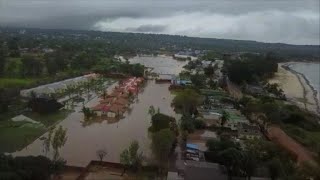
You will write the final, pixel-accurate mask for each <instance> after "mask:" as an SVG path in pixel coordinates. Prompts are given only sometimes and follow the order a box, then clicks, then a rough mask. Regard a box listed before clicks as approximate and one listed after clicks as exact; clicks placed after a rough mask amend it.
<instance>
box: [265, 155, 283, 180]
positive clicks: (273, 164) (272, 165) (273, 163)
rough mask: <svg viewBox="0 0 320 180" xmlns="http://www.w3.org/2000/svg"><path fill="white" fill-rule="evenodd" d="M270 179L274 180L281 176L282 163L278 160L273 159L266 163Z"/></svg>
mask: <svg viewBox="0 0 320 180" xmlns="http://www.w3.org/2000/svg"><path fill="white" fill-rule="evenodd" d="M267 167H268V170H269V174H270V178H271V179H272V180H276V179H277V178H278V177H281V176H282V175H283V170H282V163H281V161H280V160H279V159H277V158H273V159H271V160H270V161H268V163H267Z"/></svg>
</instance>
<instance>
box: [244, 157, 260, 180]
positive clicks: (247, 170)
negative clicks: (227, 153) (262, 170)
mask: <svg viewBox="0 0 320 180" xmlns="http://www.w3.org/2000/svg"><path fill="white" fill-rule="evenodd" d="M257 163H258V162H257V159H256V156H255V154H253V153H252V152H250V151H244V152H242V160H241V164H240V169H241V170H242V171H243V172H244V174H245V176H246V177H247V178H248V179H249V180H250V179H251V176H252V175H253V173H254V171H255V169H256V166H257Z"/></svg>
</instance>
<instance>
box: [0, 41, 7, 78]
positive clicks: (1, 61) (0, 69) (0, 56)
mask: <svg viewBox="0 0 320 180" xmlns="http://www.w3.org/2000/svg"><path fill="white" fill-rule="evenodd" d="M5 65H6V56H5V52H4V48H3V47H2V45H1V44H0V77H2V76H3V74H4V70H5Z"/></svg>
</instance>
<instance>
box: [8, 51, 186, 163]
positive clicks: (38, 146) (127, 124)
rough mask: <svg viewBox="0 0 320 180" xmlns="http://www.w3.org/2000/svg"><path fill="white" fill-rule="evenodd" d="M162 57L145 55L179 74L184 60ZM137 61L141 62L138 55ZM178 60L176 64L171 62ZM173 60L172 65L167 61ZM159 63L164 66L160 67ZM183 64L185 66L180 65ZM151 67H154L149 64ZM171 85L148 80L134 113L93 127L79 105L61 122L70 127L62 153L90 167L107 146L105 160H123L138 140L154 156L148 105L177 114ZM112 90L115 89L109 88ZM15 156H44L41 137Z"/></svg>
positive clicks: (74, 161)
mask: <svg viewBox="0 0 320 180" xmlns="http://www.w3.org/2000/svg"><path fill="white" fill-rule="evenodd" d="M157 60H159V57H157V58H153V57H144V58H141V61H142V62H147V63H150V62H151V64H152V65H153V67H155V70H157V71H158V72H159V71H161V72H162V73H175V74H177V73H178V72H179V71H180V70H181V68H182V66H183V63H184V62H178V63H180V64H175V63H176V61H175V60H173V59H171V58H165V57H160V60H161V63H155V61H157ZM134 61H138V59H137V58H134ZM170 61H175V63H173V64H171V63H172V62H170ZM168 62H170V63H169V64H170V65H169V66H167V65H166V63H168ZM157 65H159V67H160V69H157ZM180 66H181V67H180ZM149 67H150V66H149ZM168 87H169V84H155V82H154V81H148V82H147V85H146V87H145V88H144V90H143V92H142V93H140V94H139V95H138V101H137V102H135V103H134V104H131V106H130V107H131V109H132V110H131V112H130V113H129V114H128V113H126V114H125V118H124V119H121V120H120V121H118V122H116V123H113V124H110V123H108V122H107V121H103V122H100V123H94V124H91V125H89V126H85V127H84V126H83V125H82V123H81V121H82V120H83V118H84V117H83V113H81V112H80V110H81V105H79V106H77V107H76V109H75V110H76V112H74V113H72V114H70V115H69V116H68V117H67V118H66V119H65V120H63V121H62V122H61V123H60V125H62V126H63V127H64V128H67V129H68V130H67V137H68V139H67V142H66V144H65V146H64V147H63V148H61V150H60V155H61V156H62V157H63V158H64V159H65V160H67V164H68V165H73V166H82V167H84V166H86V165H87V164H88V163H89V162H90V161H91V160H98V158H97V155H96V151H97V150H99V149H106V150H107V152H108V155H107V156H106V157H105V159H104V161H110V162H119V155H120V153H121V152H122V150H123V149H125V148H126V147H128V146H129V144H130V142H131V141H133V140H137V141H138V142H139V144H140V147H141V149H142V151H143V153H144V155H145V157H146V158H147V161H148V160H150V159H151V152H150V138H149V134H148V127H149V126H150V118H151V117H150V115H148V108H149V106H150V105H154V106H155V107H156V108H157V107H159V108H160V111H161V113H165V114H168V115H171V116H175V117H177V115H176V114H175V113H174V111H173V109H172V108H171V107H170V104H171V101H172V98H173V95H171V94H170V92H169V91H168ZM109 90H111V88H109ZM98 101H99V99H98V98H94V99H92V100H91V101H90V102H88V103H87V104H86V106H89V107H90V106H94V105H96V104H97V103H98ZM13 155H17V156H20V155H44V153H43V145H42V141H41V140H40V139H37V140H36V141H34V142H33V143H32V144H30V145H29V146H27V147H26V148H25V149H23V150H22V151H19V152H15V153H14V154H13ZM48 156H50V154H49V155H48Z"/></svg>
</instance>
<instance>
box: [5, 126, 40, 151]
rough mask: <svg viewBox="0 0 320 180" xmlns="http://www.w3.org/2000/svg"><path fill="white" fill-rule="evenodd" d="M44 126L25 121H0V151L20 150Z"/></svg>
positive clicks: (33, 138) (38, 133)
mask: <svg viewBox="0 0 320 180" xmlns="http://www.w3.org/2000/svg"><path fill="white" fill-rule="evenodd" d="M45 131H46V128H45V127H44V126H41V125H37V124H32V123H26V122H10V121H5V122H0V144H1V146H0V153H3V152H14V151H17V150H21V149H22V148H24V147H25V146H27V145H28V144H30V143H31V142H33V141H34V140H35V139H36V138H38V137H39V136H40V135H42V134H43V133H45Z"/></svg>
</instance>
